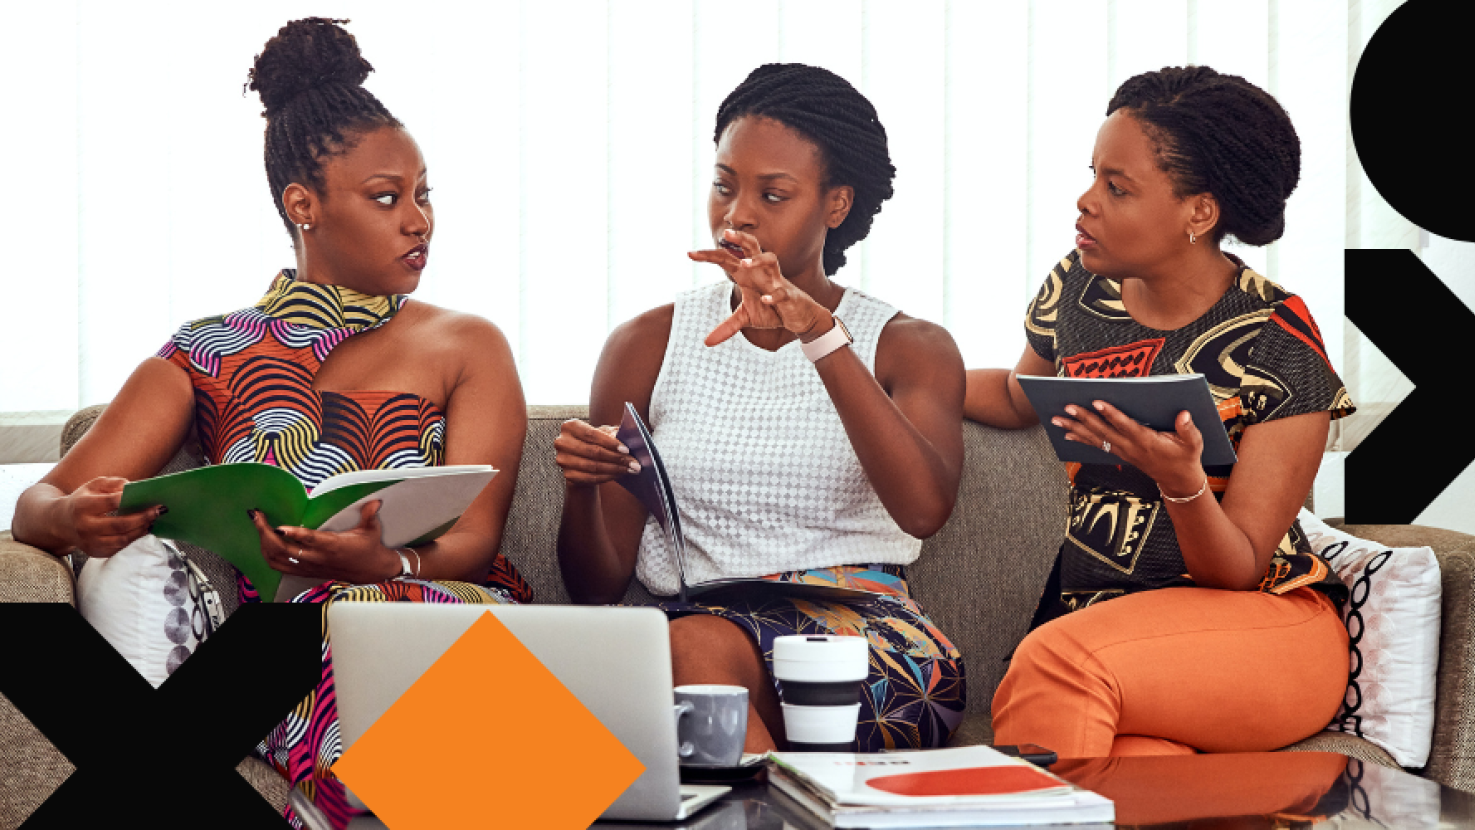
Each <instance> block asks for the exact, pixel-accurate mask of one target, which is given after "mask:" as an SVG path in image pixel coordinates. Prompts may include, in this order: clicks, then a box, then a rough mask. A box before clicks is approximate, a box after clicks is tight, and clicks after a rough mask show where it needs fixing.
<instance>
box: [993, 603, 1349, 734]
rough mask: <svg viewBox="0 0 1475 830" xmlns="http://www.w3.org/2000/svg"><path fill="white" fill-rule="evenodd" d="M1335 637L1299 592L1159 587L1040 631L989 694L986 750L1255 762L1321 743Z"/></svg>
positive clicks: (1341, 655)
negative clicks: (1035, 747) (990, 732)
mask: <svg viewBox="0 0 1475 830" xmlns="http://www.w3.org/2000/svg"><path fill="white" fill-rule="evenodd" d="M1347 664H1348V653H1347V629H1346V627H1345V626H1344V625H1343V623H1342V618H1341V615H1340V614H1339V613H1338V612H1337V607H1336V605H1335V604H1333V603H1332V601H1331V600H1329V599H1327V598H1326V596H1324V595H1323V594H1321V593H1318V592H1316V591H1313V590H1311V589H1310V588H1297V589H1295V590H1293V591H1291V592H1290V593H1287V594H1285V595H1283V596H1272V595H1270V594H1264V593H1260V592H1258V591H1221V590H1215V589H1212V588H1163V589H1159V590H1156V591H1144V592H1142V593H1138V594H1129V595H1127V596H1124V597H1118V598H1116V599H1112V600H1108V601H1106V602H1103V603H1101V604H1099V605H1093V606H1091V607H1089V608H1084V609H1081V610H1080V611H1075V612H1073V613H1070V614H1067V615H1065V616H1064V617H1060V618H1059V619H1056V620H1052V621H1050V622H1049V623H1046V624H1045V625H1042V626H1040V627H1039V628H1037V629H1035V630H1034V631H1032V632H1030V634H1029V636H1027V637H1025V638H1024V641H1023V642H1021V643H1020V644H1019V648H1018V650H1017V651H1015V653H1014V658H1013V660H1012V661H1011V663H1010V666H1009V670H1008V672H1007V673H1006V674H1005V675H1004V680H1003V682H1002V683H1000V684H999V689H998V691H997V692H996V693H995V694H994V701H993V720H994V743H996V744H1022V743H1034V744H1039V745H1041V746H1044V747H1047V748H1049V749H1052V750H1054V751H1055V752H1056V753H1057V754H1058V755H1059V756H1060V757H1061V758H1096V757H1106V756H1112V755H1118V756H1120V755H1171V754H1186V753H1192V752H1195V751H1202V752H1257V751H1265V750H1271V749H1278V748H1280V747H1283V746H1286V745H1287V744H1292V743H1295V742H1296V741H1299V740H1301V739H1302V738H1305V737H1308V736H1310V735H1312V734H1314V733H1316V732H1319V731H1321V730H1322V729H1323V728H1325V727H1326V725H1327V724H1328V723H1330V722H1331V719H1332V716H1333V715H1335V714H1336V712H1337V706H1338V704H1339V703H1340V702H1341V700H1342V697H1343V695H1344V694H1345V692H1346V688H1347Z"/></svg>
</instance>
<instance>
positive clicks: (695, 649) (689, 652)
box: [671, 614, 784, 752]
mask: <svg viewBox="0 0 1475 830" xmlns="http://www.w3.org/2000/svg"><path fill="white" fill-rule="evenodd" d="M671 674H672V679H673V680H674V681H675V684H676V685H677V686H685V685H688V684H696V683H714V684H721V685H726V686H743V687H745V688H746V689H747V690H748V736H747V740H746V741H745V742H744V745H743V751H744V752H767V751H769V750H771V749H781V748H782V747H783V744H784V721H783V709H782V707H780V706H779V700H778V693H777V692H776V691H775V690H774V687H773V680H772V679H771V678H770V677H769V676H768V667H767V666H766V665H765V664H764V662H763V655H762V653H760V652H759V651H758V644H757V643H756V642H755V641H754V640H753V638H752V637H750V636H748V634H747V632H745V631H743V630H742V629H741V628H740V627H738V625H737V623H734V622H731V621H729V620H724V619H722V618H721V617H713V616H709V615H706V614H693V615H690V616H686V617H678V618H677V619H674V620H672V621H671Z"/></svg>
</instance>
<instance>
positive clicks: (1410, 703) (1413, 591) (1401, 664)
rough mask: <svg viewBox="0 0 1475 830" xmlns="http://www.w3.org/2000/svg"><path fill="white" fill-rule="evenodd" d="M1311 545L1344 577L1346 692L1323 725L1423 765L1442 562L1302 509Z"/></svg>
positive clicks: (1429, 551)
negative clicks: (1372, 539) (1359, 534)
mask: <svg viewBox="0 0 1475 830" xmlns="http://www.w3.org/2000/svg"><path fill="white" fill-rule="evenodd" d="M1297 518H1298V520H1299V521H1300V524H1301V528H1302V529H1303V530H1304V531H1305V532H1306V538H1307V540H1308V541H1309V542H1310V544H1311V547H1312V548H1313V549H1314V550H1315V551H1316V552H1317V553H1318V554H1319V555H1320V556H1321V558H1322V559H1325V560H1326V561H1327V562H1328V563H1329V564H1330V565H1331V567H1332V569H1333V570H1335V571H1336V572H1337V576H1339V577H1341V579H1342V581H1343V582H1345V583H1347V587H1348V589H1349V591H1350V595H1349V597H1348V600H1347V602H1346V603H1345V605H1344V607H1343V617H1344V619H1345V621H1346V624H1347V633H1348V635H1349V638H1350V648H1351V657H1352V660H1351V667H1350V677H1349V679H1348V682H1347V694H1346V697H1345V699H1344V700H1343V702H1342V706H1341V708H1340V709H1339V710H1338V712H1337V716H1336V718H1334V719H1333V720H1332V723H1331V726H1329V727H1328V729H1332V730H1336V731H1340V732H1348V733H1351V734H1355V735H1358V736H1360V737H1364V738H1367V739H1368V740H1370V741H1372V742H1373V743H1375V744H1377V745H1379V746H1381V747H1383V748H1384V749H1386V750H1388V754H1390V755H1392V756H1393V758H1394V759H1395V760H1396V761H1398V763H1400V764H1402V765H1403V766H1408V767H1422V766H1423V765H1424V763H1425V762H1426V761H1427V760H1428V758H1429V741H1430V737H1431V734H1432V732H1433V730H1434V684H1435V673H1436V670H1437V668H1438V658H1439V599H1440V590H1439V565H1438V564H1437V563H1436V561H1435V559H1434V551H1433V550H1432V549H1430V548H1429V547H1427V546H1419V547H1389V546H1387V545H1383V544H1379V543H1376V542H1370V541H1367V540H1365V539H1360V538H1358V537H1356V536H1353V535H1351V534H1349V533H1346V532H1344V531H1342V530H1338V529H1336V528H1332V527H1328V526H1327V525H1326V524H1324V523H1323V522H1322V521H1321V520H1320V519H1318V518H1317V517H1316V516H1314V515H1312V514H1311V513H1310V512H1308V511H1306V510H1302V511H1301V514H1300V516H1298V517H1297Z"/></svg>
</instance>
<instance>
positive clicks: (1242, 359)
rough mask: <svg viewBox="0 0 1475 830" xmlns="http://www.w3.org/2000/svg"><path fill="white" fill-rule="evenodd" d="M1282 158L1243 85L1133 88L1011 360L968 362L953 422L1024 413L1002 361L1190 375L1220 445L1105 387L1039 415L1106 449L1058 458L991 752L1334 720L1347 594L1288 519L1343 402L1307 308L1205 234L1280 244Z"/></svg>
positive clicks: (1156, 81) (1293, 158) (1082, 751)
mask: <svg viewBox="0 0 1475 830" xmlns="http://www.w3.org/2000/svg"><path fill="white" fill-rule="evenodd" d="M1300 161H1301V148H1300V142H1299V140H1298V139H1297V137H1296V132H1295V129H1294V128H1293V127H1292V126H1291V122H1290V118H1289V117H1288V116H1287V115H1286V113H1285V111H1284V110H1283V109H1281V107H1280V105H1279V104H1278V103H1276V101H1275V99H1274V98H1272V97H1271V96H1270V95H1268V94H1266V93H1265V92H1264V91H1262V90H1260V89H1259V88H1257V87H1255V86H1254V85H1252V84H1250V83H1249V82H1247V81H1245V80H1244V79H1243V78H1239V77H1236V76H1233V75H1221V74H1220V73H1218V72H1215V71H1214V70H1213V69H1210V68H1208V67H1203V66H1195V67H1186V68H1178V67H1169V68H1165V69H1162V70H1160V71H1157V72H1148V73H1145V74H1142V75H1138V76H1136V77H1133V78H1130V79H1129V80H1127V81H1126V82H1125V83H1123V84H1122V85H1121V87H1120V88H1119V89H1118V90H1117V92H1116V95H1115V96H1114V97H1113V98H1112V100H1111V103H1110V104H1109V105H1108V107H1107V118H1106V122H1105V123H1104V124H1103V125H1102V126H1101V129H1100V131H1099V132H1098V133H1097V136H1096V146H1095V149H1094V150H1093V152H1092V156H1091V169H1092V171H1093V174H1094V180H1093V182H1092V184H1091V186H1090V187H1089V188H1088V189H1087V190H1086V192H1085V193H1084V194H1082V195H1081V197H1080V199H1079V200H1078V201H1077V203H1076V206H1077V208H1078V209H1079V210H1080V217H1079V220H1078V222H1077V224H1076V238H1075V242H1076V247H1075V250H1074V251H1071V252H1070V253H1069V254H1068V255H1067V256H1066V257H1065V258H1064V259H1063V260H1061V262H1060V263H1059V264H1058V265H1056V266H1055V268H1054V269H1053V270H1052V271H1051V272H1050V274H1049V276H1048V277H1047V278H1046V279H1045V285H1044V286H1043V287H1042V288H1041V289H1040V292H1039V295H1038V296H1037V297H1036V298H1035V299H1034V301H1033V302H1032V303H1031V304H1030V307H1029V311H1028V313H1027V314H1026V316H1025V324H1024V325H1025V336H1026V339H1027V340H1028V346H1027V347H1026V348H1025V350H1024V356H1023V357H1022V358H1021V359H1020V361H1019V364H1018V366H1016V367H1015V368H1014V369H1013V370H1012V371H1009V370H1003V369H976V370H970V371H969V372H968V386H967V402H966V404H965V413H966V414H967V416H968V417H969V418H972V419H974V420H978V421H982V422H984V423H987V424H992V425H994V426H999V427H1006V428H1021V427H1026V426H1030V425H1033V424H1035V423H1038V417H1037V415H1036V413H1035V411H1034V409H1033V408H1032V407H1031V406H1030V404H1029V401H1028V400H1027V399H1026V398H1025V396H1024V394H1023V393H1022V391H1021V389H1020V386H1019V381H1018V380H1017V376H1019V375H1047V376H1053V375H1058V376H1062V377H1146V376H1150V375H1172V374H1188V373H1201V374H1203V375H1204V376H1205V377H1206V378H1207V380H1208V383H1209V388H1210V390H1211V391H1212V393H1213V397H1214V400H1215V402H1216V404H1217V405H1218V410H1219V416H1220V417H1221V418H1222V420H1223V428H1224V429H1226V430H1227V431H1228V433H1229V437H1230V439H1231V440H1232V442H1233V443H1234V445H1235V448H1236V451H1237V454H1238V462H1237V463H1236V464H1234V465H1232V466H1225V467H1214V466H1210V467H1205V466H1202V465H1201V464H1200V461H1199V458H1200V453H1201V450H1202V447H1203V437H1202V435H1201V433H1200V432H1199V427H1198V426H1197V425H1195V424H1194V423H1193V421H1192V419H1191V418H1190V417H1189V415H1188V413H1187V412H1183V413H1180V414H1179V416H1178V419H1177V422H1176V424H1175V428H1174V430H1172V431H1169V432H1157V431H1155V430H1152V429H1149V428H1148V427H1145V426H1142V425H1141V424H1138V423H1137V422H1135V421H1133V420H1132V419H1131V418H1128V417H1126V416H1124V415H1123V414H1122V413H1121V412H1120V411H1119V410H1117V409H1116V408H1114V407H1113V406H1111V405H1110V404H1109V403H1106V402H1104V401H1097V402H1093V404H1092V409H1084V408H1079V407H1074V406H1072V407H1067V408H1066V410H1065V411H1064V412H1059V413H1044V414H1045V415H1048V416H1049V417H1050V418H1051V420H1052V421H1053V422H1054V423H1055V424H1056V425H1058V426H1061V427H1064V428H1065V429H1066V431H1067V435H1068V438H1069V440H1072V441H1078V442H1081V443H1085V444H1090V445H1093V446H1098V447H1101V448H1102V449H1104V450H1106V451H1108V452H1111V453H1113V454H1114V455H1116V456H1117V457H1118V458H1120V459H1121V461H1122V462H1123V463H1122V464H1121V465H1105V464H1099V465H1096V464H1090V465H1080V464H1069V465H1067V472H1068V473H1069V475H1070V479H1071V488H1070V521H1069V524H1068V527H1067V528H1066V536H1065V539H1064V541H1063V542H1062V543H1061V546H1060V551H1059V554H1058V555H1057V558H1056V562H1055V568H1054V571H1053V572H1052V574H1051V576H1050V578H1049V580H1048V582H1047V584H1046V588H1045V594H1044V596H1043V597H1042V599H1041V602H1040V607H1039V609H1038V611H1037V612H1036V614H1035V620H1034V623H1033V625H1032V626H1031V629H1032V631H1031V632H1030V634H1028V635H1027V636H1026V637H1025V639H1024V641H1023V642H1022V643H1021V644H1020V645H1019V648H1018V650H1017V651H1016V652H1015V654H1014V657H1013V659H1012V662H1011V665H1010V667H1009V671H1008V673H1007V674H1006V675H1005V677H1004V680H1003V682H1002V683H1001V684H1000V686H999V689H998V692H997V694H996V695H995V697H994V702H993V718H994V738H995V740H996V741H998V742H999V743H1025V742H1029V743H1038V744H1041V745H1043V746H1047V747H1049V748H1050V749H1053V750H1055V751H1056V752H1057V753H1058V754H1059V755H1060V756H1061V757H1067V756H1069V757H1080V758H1086V757H1102V756H1106V755H1134V754H1166V753H1180V752H1193V751H1206V752H1236V751H1254V750H1270V749H1276V748H1279V747H1282V746H1285V745H1287V744H1290V743H1293V742H1295V741H1298V740H1300V739H1302V738H1305V737H1307V736H1309V735H1311V734H1313V733H1315V732H1318V731H1320V730H1321V729H1323V728H1324V727H1325V726H1326V725H1327V724H1328V723H1329V722H1330V721H1331V719H1332V717H1333V715H1334V714H1335V713H1336V711H1337V705H1338V703H1339V702H1340V701H1341V698H1342V693H1343V691H1344V689H1345V688H1346V684H1347V668H1348V652H1347V631H1346V629H1345V628H1344V626H1343V624H1342V620H1341V614H1340V613H1339V606H1340V604H1341V602H1342V600H1343V598H1344V597H1345V594H1346V589H1345V587H1344V586H1343V585H1342V583H1341V582H1340V581H1339V580H1338V578H1337V575H1336V574H1335V573H1333V572H1332V571H1331V569H1330V568H1329V567H1328V566H1327V564H1326V562H1324V561H1323V560H1321V559H1320V558H1318V557H1317V556H1316V555H1315V554H1314V553H1313V552H1312V550H1311V547H1310V545H1309V544H1308V543H1307V540H1306V537H1305V535H1304V534H1303V533H1302V532H1301V528H1300V526H1299V525H1298V524H1297V522H1296V513H1297V510H1298V509H1299V508H1300V506H1301V504H1302V503H1303V502H1304V501H1305V500H1306V494H1307V493H1308V492H1309V491H1310V489H1311V484H1312V480H1313V479H1314V478H1315V476H1316V470H1317V466H1318V464H1319V462H1320V459H1321V453H1322V450H1323V447H1324V446H1325V445H1326V436H1327V430H1328V425H1329V423H1330V421H1331V419H1333V418H1340V417H1343V416H1345V415H1348V414H1351V413H1352V411H1353V405H1352V402H1351V400H1350V399H1349V398H1348V396H1347V391H1346V388H1345V387H1344V386H1343V384H1342V381H1341V380H1340V379H1339V378H1338V377H1337V374H1336V372H1335V371H1334V370H1333V369H1332V366H1331V363H1330V361H1329V360H1328V358H1327V354H1326V349H1325V347H1324V346H1323V345H1322V340H1321V334H1320V332H1319V331H1318V330H1317V327H1316V323H1315V322H1314V321H1313V320H1312V319H1311V314H1310V312H1309V311H1308V310H1307V308H1306V304H1305V303H1304V302H1303V301H1302V300H1301V299H1300V298H1299V297H1297V296H1296V295H1294V294H1291V293H1289V292H1287V291H1285V290H1284V289H1282V288H1281V287H1280V286H1279V285H1276V284H1275V283H1272V282H1270V281H1269V280H1267V279H1266V278H1264V277H1262V276H1261V275H1259V274H1257V273H1255V272H1254V271H1253V270H1251V269H1250V268H1249V267H1247V266H1246V265H1245V264H1244V263H1243V262H1242V261H1241V260H1240V259H1239V258H1237V257H1235V256H1234V255H1233V254H1230V253H1227V252H1225V251H1223V250H1222V249H1221V248H1220V243H1221V241H1222V240H1223V239H1224V238H1225V237H1226V236H1233V237H1235V238H1237V239H1238V240H1240V241H1241V242H1244V243H1247V244H1251V245H1266V244H1269V243H1270V242H1273V241H1275V240H1276V239H1279V238H1280V236H1281V235H1282V233H1284V231H1285V202H1286V199H1287V197H1289V196H1290V194H1291V191H1292V190H1293V189H1295V186H1296V182H1297V180H1298V178H1299V176H1300ZM1093 410H1094V411H1093ZM1204 428H1205V429H1220V428H1221V427H1220V425H1219V424H1208V425H1205V426H1204Z"/></svg>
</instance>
